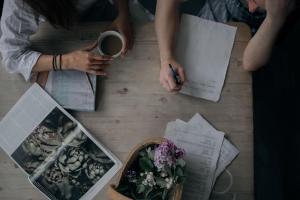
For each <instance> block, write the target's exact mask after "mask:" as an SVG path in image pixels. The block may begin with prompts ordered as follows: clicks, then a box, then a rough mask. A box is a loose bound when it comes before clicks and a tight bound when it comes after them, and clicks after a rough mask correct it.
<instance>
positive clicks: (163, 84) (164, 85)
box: [160, 80, 171, 92]
mask: <svg viewBox="0 0 300 200" xmlns="http://www.w3.org/2000/svg"><path fill="white" fill-rule="evenodd" d="M160 83H161V84H162V86H163V88H165V89H166V90H167V91H168V92H171V89H170V86H169V83H168V81H167V80H162V81H161V82H160Z"/></svg>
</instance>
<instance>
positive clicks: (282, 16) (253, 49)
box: [243, 0, 293, 71]
mask: <svg viewBox="0 0 300 200" xmlns="http://www.w3.org/2000/svg"><path fill="white" fill-rule="evenodd" d="M292 8H293V1H292V0H266V10H267V17H266V19H265V20H264V22H263V23H262V25H261V27H260V28H259V30H258V31H257V33H256V35H255V36H254V37H253V38H252V39H251V40H250V42H249V44H248V45H247V47H246V49H245V52H244V56H243V68H244V69H245V70H247V71H254V70H257V69H259V68H260V67H262V66H263V65H265V64H266V63H267V62H268V60H269V58H270V55H271V53H272V47H273V45H274V43H275V41H276V39H277V36H278V34H279V32H280V29H281V28H282V26H283V25H284V23H285V20H286V18H287V16H288V14H289V13H290V11H291V10H292Z"/></svg>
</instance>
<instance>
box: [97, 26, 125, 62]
mask: <svg viewBox="0 0 300 200" xmlns="http://www.w3.org/2000/svg"><path fill="white" fill-rule="evenodd" d="M108 36H115V37H117V38H119V39H120V40H121V42H122V48H121V49H120V51H119V52H118V53H116V54H114V55H112V57H113V58H117V57H119V56H120V55H121V53H122V50H123V48H124V45H125V39H124V37H123V36H122V35H121V34H120V33H119V32H117V31H105V32H102V33H100V36H99V38H98V51H99V53H100V55H106V54H105V53H104V52H103V51H102V49H101V44H102V41H103V40H104V39H105V38H106V37H108Z"/></svg>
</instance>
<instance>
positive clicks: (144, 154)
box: [139, 150, 147, 157]
mask: <svg viewBox="0 0 300 200" xmlns="http://www.w3.org/2000/svg"><path fill="white" fill-rule="evenodd" d="M139 155H140V156H141V157H145V156H146V155H147V152H146V151H145V150H142V151H140V152H139Z"/></svg>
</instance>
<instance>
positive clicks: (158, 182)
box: [155, 177, 167, 188]
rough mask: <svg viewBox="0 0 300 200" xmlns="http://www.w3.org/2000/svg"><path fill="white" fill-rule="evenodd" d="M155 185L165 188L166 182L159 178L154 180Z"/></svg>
mask: <svg viewBox="0 0 300 200" xmlns="http://www.w3.org/2000/svg"><path fill="white" fill-rule="evenodd" d="M155 181H156V184H157V185H158V186H159V187H160V188H165V187H166V184H167V183H166V181H165V179H163V178H160V177H156V178H155Z"/></svg>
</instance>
